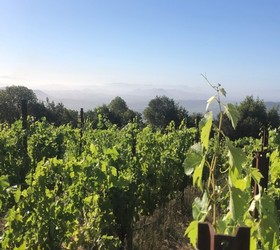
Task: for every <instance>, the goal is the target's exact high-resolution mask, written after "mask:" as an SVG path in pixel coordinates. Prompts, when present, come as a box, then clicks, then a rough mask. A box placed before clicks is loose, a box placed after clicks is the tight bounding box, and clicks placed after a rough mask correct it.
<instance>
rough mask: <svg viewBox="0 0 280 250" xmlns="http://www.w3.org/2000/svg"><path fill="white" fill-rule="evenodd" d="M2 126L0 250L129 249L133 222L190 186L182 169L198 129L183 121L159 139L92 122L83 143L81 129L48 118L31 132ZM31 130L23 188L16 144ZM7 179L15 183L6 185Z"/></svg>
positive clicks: (87, 125)
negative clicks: (0, 222)
mask: <svg viewBox="0 0 280 250" xmlns="http://www.w3.org/2000/svg"><path fill="white" fill-rule="evenodd" d="M1 126H2V127H1V128H2V131H1V137H0V141H1V142H2V144H1V146H2V147H1V150H2V151H1V154H0V156H1V157H2V158H1V159H2V161H3V163H4V164H2V165H0V169H1V171H2V172H1V175H5V176H7V177H3V182H1V184H0V185H1V187H3V188H2V189H0V200H1V201H2V202H3V205H2V214H3V215H4V214H5V217H4V220H5V230H4V231H3V232H1V235H0V236H1V247H2V249H20V248H24V247H25V248H28V249H62V248H66V249H78V248H79V247H81V248H85V249H87V248H98V249H119V248H120V247H125V246H127V245H128V244H129V240H130V239H131V237H132V232H133V225H134V223H135V220H137V219H138V218H139V216H141V215H149V214H152V213H153V211H154V210H155V209H156V208H159V207H162V206H164V204H165V203H166V202H168V201H169V200H170V199H172V198H173V197H176V195H177V194H178V193H179V192H181V191H182V190H183V189H184V188H185V187H186V185H188V183H189V182H188V178H187V177H186V176H185V175H184V172H183V168H182V164H183V160H184V158H185V156H186V151H187V149H188V147H189V146H190V145H191V143H192V142H193V141H194V136H195V130H193V129H187V128H186V126H185V124H184V123H182V124H181V126H180V128H179V129H176V128H175V125H174V123H171V124H170V125H169V126H168V127H167V128H166V130H165V131H164V133H161V132H159V131H158V132H153V130H152V129H151V128H149V127H147V128H145V129H141V128H139V125H138V123H131V124H128V125H127V126H125V127H124V128H122V129H118V128H117V127H116V126H111V127H110V128H109V129H103V130H99V129H97V130H93V129H92V127H91V124H90V123H87V122H86V123H85V125H84V127H83V128H82V132H83V133H82V137H81V133H80V132H81V130H80V129H74V128H73V127H71V126H70V125H64V126H59V127H57V126H54V125H52V124H49V123H48V122H47V121H46V120H42V121H36V122H32V121H31V120H30V121H29V129H28V131H22V127H21V122H18V123H15V124H13V126H12V127H9V126H8V125H6V124H2V125H1ZM20 131H21V132H20ZM23 132H24V133H23ZM26 132H27V142H28V143H27V145H28V147H27V153H28V157H29V158H30V164H29V168H28V169H27V173H26V174H25V176H26V178H25V182H23V183H22V182H18V181H17V178H16V177H17V174H18V169H19V167H20V166H21V165H20V164H21V162H22V157H24V155H19V154H18V152H19V150H21V147H22V144H19V145H17V147H15V142H17V139H18V138H20V136H19V135H20V133H23V134H24V135H26ZM15 160H17V161H15ZM12 177H13V178H12ZM1 178H2V177H1ZM7 179H9V180H13V181H14V184H15V185H14V184H13V185H14V186H12V187H7V182H6V180H7ZM1 180H2V179H1ZM2 184H3V185H2Z"/></svg>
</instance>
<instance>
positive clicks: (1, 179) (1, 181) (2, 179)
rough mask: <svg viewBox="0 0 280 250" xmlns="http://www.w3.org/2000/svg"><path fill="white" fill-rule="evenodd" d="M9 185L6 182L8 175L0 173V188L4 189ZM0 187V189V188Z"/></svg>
mask: <svg viewBox="0 0 280 250" xmlns="http://www.w3.org/2000/svg"><path fill="white" fill-rule="evenodd" d="M8 186H9V182H8V177H7V176H6V175H1V176H0V188H1V189H2V190H4V189H5V188H7V187H8ZM1 189H0V190H1Z"/></svg>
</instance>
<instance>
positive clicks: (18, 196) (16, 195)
mask: <svg viewBox="0 0 280 250" xmlns="http://www.w3.org/2000/svg"><path fill="white" fill-rule="evenodd" d="M20 195H21V191H20V187H19V188H18V189H17V191H16V192H15V193H14V197H15V202H16V203H18V202H19V199H20Z"/></svg>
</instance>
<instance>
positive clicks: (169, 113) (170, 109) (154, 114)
mask: <svg viewBox="0 0 280 250" xmlns="http://www.w3.org/2000/svg"><path fill="white" fill-rule="evenodd" d="M143 114H144V119H145V120H146V122H147V123H148V124H150V125H152V126H153V127H154V128H159V129H164V128H165V127H166V126H167V125H168V124H169V123H170V122H171V121H174V123H175V125H176V126H179V125H180V123H181V121H182V120H183V119H186V120H188V112H187V111H186V110H185V109H184V108H183V107H181V106H179V105H178V104H177V103H175V101H174V100H173V99H170V98H168V97H167V96H156V98H154V99H152V100H151V101H150V102H149V104H148V107H146V108H145V110H144V113H143Z"/></svg>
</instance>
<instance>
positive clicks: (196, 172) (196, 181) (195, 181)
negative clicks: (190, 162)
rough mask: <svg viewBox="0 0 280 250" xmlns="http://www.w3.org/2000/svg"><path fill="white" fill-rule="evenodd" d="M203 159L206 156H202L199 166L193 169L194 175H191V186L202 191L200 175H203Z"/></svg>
mask: <svg viewBox="0 0 280 250" xmlns="http://www.w3.org/2000/svg"><path fill="white" fill-rule="evenodd" d="M205 159H206V156H205V155H204V156H203V158H202V160H201V162H200V164H199V166H198V167H196V168H195V170H194V173H193V184H194V185H195V184H196V185H197V187H199V188H200V189H201V190H202V189H203V187H202V173H203V168H204V164H205Z"/></svg>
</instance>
